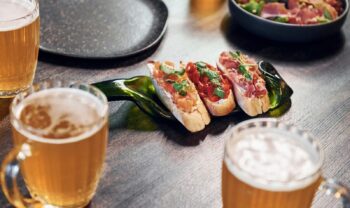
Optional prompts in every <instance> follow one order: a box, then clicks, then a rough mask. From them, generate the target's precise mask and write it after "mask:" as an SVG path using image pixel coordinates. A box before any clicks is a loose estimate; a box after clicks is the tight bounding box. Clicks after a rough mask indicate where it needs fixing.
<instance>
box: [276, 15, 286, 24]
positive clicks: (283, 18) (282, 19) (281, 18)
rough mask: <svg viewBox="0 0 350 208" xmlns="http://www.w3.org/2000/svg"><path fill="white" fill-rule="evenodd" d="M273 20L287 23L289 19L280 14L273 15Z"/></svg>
mask: <svg viewBox="0 0 350 208" xmlns="http://www.w3.org/2000/svg"><path fill="white" fill-rule="evenodd" d="M273 20H274V21H276V22H281V23H287V22H288V21H289V19H288V17H281V16H278V17H275V18H274V19H273Z"/></svg>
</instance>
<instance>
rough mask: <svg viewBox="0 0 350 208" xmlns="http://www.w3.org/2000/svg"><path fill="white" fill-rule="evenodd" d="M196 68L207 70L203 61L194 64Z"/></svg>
mask: <svg viewBox="0 0 350 208" xmlns="http://www.w3.org/2000/svg"><path fill="white" fill-rule="evenodd" d="M196 66H197V68H207V64H206V63H204V62H203V61H198V62H196Z"/></svg>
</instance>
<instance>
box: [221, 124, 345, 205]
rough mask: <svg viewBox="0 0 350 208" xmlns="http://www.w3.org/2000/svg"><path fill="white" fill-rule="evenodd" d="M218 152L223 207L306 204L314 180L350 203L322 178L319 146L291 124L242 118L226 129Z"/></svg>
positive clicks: (341, 191)
mask: <svg viewBox="0 0 350 208" xmlns="http://www.w3.org/2000/svg"><path fill="white" fill-rule="evenodd" d="M224 154H225V155H224V162H223V170H222V199H223V205H224V208H310V207H311V204H312V200H313V197H314V194H315V192H316V191H317V190H318V188H319V186H320V185H321V189H323V190H326V191H327V192H328V193H334V194H335V196H336V197H337V198H341V199H342V200H343V202H344V206H345V207H347V208H349V207H350V203H349V202H350V193H349V190H348V189H347V188H346V187H344V186H342V185H341V184H340V183H339V182H336V181H335V180H332V179H324V178H323V177H322V173H321V166H322V164H323V153H322V150H321V148H320V146H319V145H318V144H317V142H316V141H315V140H314V139H313V138H312V137H311V136H310V135H309V134H307V133H305V132H303V131H301V130H299V129H297V128H295V127H294V126H292V125H287V124H284V123H281V122H279V121H277V120H275V119H265V118H262V119H252V120H249V121H246V122H243V123H241V124H239V125H237V126H235V127H234V128H233V130H232V132H231V133H230V134H229V136H228V138H227V141H226V145H225V153H224Z"/></svg>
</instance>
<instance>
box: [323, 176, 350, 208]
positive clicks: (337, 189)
mask: <svg viewBox="0 0 350 208" xmlns="http://www.w3.org/2000/svg"><path fill="white" fill-rule="evenodd" d="M320 190H321V191H323V192H325V193H326V194H327V195H333V196H334V197H335V198H337V199H340V200H341V201H342V202H343V207H344V208H350V189H349V188H348V187H346V186H345V185H343V184H342V183H341V182H339V181H337V180H335V179H332V178H329V179H325V180H324V181H322V183H321V186H320Z"/></svg>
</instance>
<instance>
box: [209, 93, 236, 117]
mask: <svg viewBox="0 0 350 208" xmlns="http://www.w3.org/2000/svg"><path fill="white" fill-rule="evenodd" d="M203 100H204V103H205V105H206V106H207V108H208V110H209V112H210V113H211V114H212V115H213V116H225V115H227V114H229V113H231V112H232V110H233V109H234V108H235V107H236V104H235V101H234V99H233V93H232V90H230V94H229V95H228V97H227V98H226V99H220V100H219V101H217V102H212V101H210V100H209V99H208V98H204V99H203Z"/></svg>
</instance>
